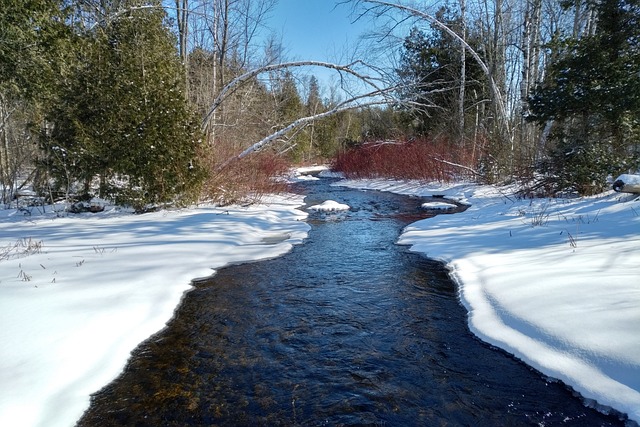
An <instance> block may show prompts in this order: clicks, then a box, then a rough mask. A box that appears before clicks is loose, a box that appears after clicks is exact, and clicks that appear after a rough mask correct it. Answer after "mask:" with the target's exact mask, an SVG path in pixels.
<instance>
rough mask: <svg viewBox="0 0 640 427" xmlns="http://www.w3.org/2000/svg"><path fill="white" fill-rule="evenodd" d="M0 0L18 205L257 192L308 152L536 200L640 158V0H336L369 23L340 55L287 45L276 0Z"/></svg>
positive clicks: (3, 145)
mask: <svg viewBox="0 0 640 427" xmlns="http://www.w3.org/2000/svg"><path fill="white" fill-rule="evenodd" d="M1 3H2V6H1V7H0V191H1V193H0V199H1V200H0V203H2V204H3V205H5V206H6V207H10V206H12V204H13V205H14V206H18V203H17V202H16V200H17V199H19V198H25V197H27V196H28V198H29V200H30V201H31V203H42V204H44V203H51V202H56V201H65V202H70V201H79V200H90V199H92V198H94V197H99V198H102V199H106V200H110V201H113V202H114V203H118V204H121V205H127V206H132V207H133V208H135V209H136V210H138V211H144V210H148V209H151V208H156V207H162V206H180V205H188V204H191V203H194V202H196V201H199V200H207V201H212V202H216V203H234V202H247V201H251V200H253V199H255V198H256V197H259V195H261V194H264V193H267V192H277V191H279V190H281V189H282V185H283V184H281V183H280V181H278V180H276V179H273V178H274V177H277V176H278V175H280V174H282V173H284V172H285V171H286V170H287V169H288V168H289V167H290V166H291V165H294V164H296V165H297V164H310V163H330V164H332V165H333V167H334V168H335V169H337V170H340V171H343V172H344V173H345V174H347V175H350V176H382V177H393V178H401V179H405V178H409V179H418V180H441V181H447V180H456V179H458V180H459V179H472V180H476V181H482V182H488V183H498V182H499V183H505V182H518V183H520V184H521V185H522V188H524V189H525V190H523V191H524V192H525V193H526V194H527V195H530V196H557V195H561V194H580V195H589V194H595V193H598V192H600V191H602V190H603V189H605V188H607V187H608V186H609V185H610V184H609V183H608V179H609V178H610V177H612V176H613V177H615V176H616V175H617V174H620V173H626V172H632V173H633V172H636V171H637V170H638V169H639V168H640V1H639V0H448V1H405V0H387V1H383V0H341V1H336V6H335V7H336V8H341V9H343V10H344V11H345V13H349V14H350V17H351V18H352V20H353V21H358V20H369V21H370V22H371V23H372V25H371V26H370V27H371V28H372V30H371V31H370V33H368V34H363V35H362V37H361V39H360V44H359V46H358V47H357V48H356V49H354V50H353V51H352V52H344V55H343V57H345V58H349V60H347V61H345V62H342V63H333V62H326V61H319V60H317V59H316V58H305V59H303V60H291V59H290V58H287V55H286V49H285V47H284V46H283V42H282V40H281V39H280V38H279V36H278V34H277V32H276V31H274V30H273V29H270V28H269V27H268V22H269V16H270V15H271V14H272V13H274V8H275V5H276V4H277V0H208V1H204V0H175V1H164V2H163V1H159V0H152V1H149V0H147V1H143V0H83V1H71V0H22V1H18V0H2V2H1ZM300 7H303V6H302V5H301V6H300ZM327 31H330V28H328V29H327ZM319 69H328V70H331V72H333V73H334V74H335V79H334V80H332V83H330V84H328V85H327V84H326V83H321V82H320V80H319V79H318V77H317V75H316V74H317V70H319Z"/></svg>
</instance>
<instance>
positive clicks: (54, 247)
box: [0, 180, 640, 427]
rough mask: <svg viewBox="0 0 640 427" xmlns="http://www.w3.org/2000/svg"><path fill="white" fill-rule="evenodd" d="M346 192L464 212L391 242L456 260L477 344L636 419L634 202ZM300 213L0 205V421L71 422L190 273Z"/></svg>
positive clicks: (272, 233) (298, 238) (638, 300)
mask: <svg viewBox="0 0 640 427" xmlns="http://www.w3.org/2000/svg"><path fill="white" fill-rule="evenodd" d="M341 185H347V186H352V187H359V188H369V189H377V190H383V191H394V192H398V193H404V194H416V195H431V194H445V195H447V197H450V198H454V199H456V200H459V201H464V202H467V203H470V204H472V206H471V207H470V208H469V209H468V210H467V211H466V212H464V213H459V214H454V215H441V216H438V217H435V218H430V219H427V220H423V221H420V222H417V223H414V224H412V225H411V226H409V227H407V229H406V230H405V232H404V234H403V235H402V236H401V238H400V243H402V244H408V245H412V249H413V250H415V251H419V252H423V253H425V254H426V255H428V256H429V257H431V258H437V259H442V260H444V261H446V262H447V263H448V264H449V265H450V267H451V269H452V273H453V275H454V277H455V278H456V279H457V280H458V282H459V284H460V296H461V299H462V301H463V303H464V304H465V306H466V307H467V308H468V310H469V312H470V317H469V325H470V328H471V329H472V331H473V332H474V333H476V334H477V335H478V336H479V337H481V338H482V339H484V340H486V341H488V342H490V343H492V344H494V345H496V346H499V347H502V348H504V349H506V350H507V351H509V352H511V353H513V354H515V355H516V356H517V357H519V358H521V359H522V360H524V361H525V362H527V363H529V364H530V365H532V366H534V367H536V368H537V369H539V370H540V371H542V372H544V373H545V374H547V375H549V376H551V377H554V378H559V379H562V380H563V381H564V382H566V383H567V384H569V385H571V386H572V387H574V388H575V389H576V390H577V391H579V392H580V393H581V394H582V395H583V396H585V397H586V398H588V399H594V400H595V401H597V402H598V403H599V404H601V405H607V406H610V407H613V408H615V409H617V410H619V411H621V412H624V413H627V414H628V415H629V417H630V419H632V420H635V421H636V422H640V333H639V332H638V331H640V201H638V200H633V196H630V195H621V194H613V193H607V194H605V195H601V196H598V197H592V198H586V199H575V200H561V199H554V200H542V199H541V200H533V201H530V200H516V199H515V198H514V197H513V196H512V195H510V194H509V190H508V189H505V188H502V189H500V188H495V187H485V186H476V185H471V184H457V185H448V186H441V185H435V186H423V185H419V184H416V183H411V182H409V183H399V182H392V181H383V180H370V181H343V182H342V183H341ZM301 204H302V199H301V198H300V197H297V196H296V197H293V196H291V197H287V198H284V197H277V198H273V199H271V200H270V201H269V203H268V204H265V205H261V206H253V207H248V208H240V207H225V208H215V207H206V206H203V207H198V208H193V209H185V210H178V211H162V212H157V213H150V214H145V215H131V214H124V213H119V212H117V211H115V210H109V209H108V210H107V211H105V212H102V213H98V214H80V215H72V216H69V217H66V218H55V215H52V214H47V215H44V216H42V215H38V214H37V212H36V211H34V212H33V215H32V216H30V217H29V216H24V215H23V213H22V212H17V211H15V210H7V211H0V426H29V427H32V426H54V427H55V426H61V427H63V426H64V427H67V426H71V425H73V424H74V422H75V421H76V420H77V419H78V418H79V417H80V416H81V414H82V412H83V411H84V410H85V409H86V408H87V406H88V404H89V395H90V394H91V393H93V392H96V391H98V390H99V389H100V388H102V387H103V386H104V385H106V384H107V383H108V382H110V381H111V380H112V379H114V378H115V377H116V376H117V375H118V374H119V373H120V371H121V370H122V368H123V367H124V364H125V362H126V360H127V358H128V357H129V354H130V352H131V351H132V350H133V349H134V348H135V346H136V345H137V344H139V343H140V342H141V341H143V340H144V339H146V338H148V337H149V336H150V335H152V334H153V333H155V332H156V331H158V330H160V329H162V328H163V327H164V325H165V323H166V322H167V321H168V320H169V319H170V318H171V316H172V314H173V312H174V309H175V307H176V306H177V305H178V303H179V302H180V299H181V297H182V296H183V294H184V292H185V291H187V290H188V289H189V287H190V281H191V279H193V278H194V277H198V276H208V275H210V274H212V273H213V272H214V270H215V269H216V268H219V267H221V266H223V265H225V264H227V263H233V262H238V261H247V260H255V259H263V258H271V257H275V256H278V255H281V254H283V253H285V252H287V251H288V250H289V249H290V248H291V245H292V244H297V243H301V242H302V240H303V238H304V237H305V236H306V233H307V230H308V226H307V224H306V223H305V222H304V221H302V220H303V219H304V218H305V215H306V214H304V213H303V212H301V211H299V210H296V209H295V208H296V207H297V206H300V205H301ZM425 208H427V209H430V207H429V206H425Z"/></svg>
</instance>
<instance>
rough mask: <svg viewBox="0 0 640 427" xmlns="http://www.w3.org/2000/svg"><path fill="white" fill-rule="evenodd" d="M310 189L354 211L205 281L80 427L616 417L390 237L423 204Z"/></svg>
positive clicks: (313, 199) (591, 421) (96, 400)
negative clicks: (496, 340) (474, 328)
mask: <svg viewBox="0 0 640 427" xmlns="http://www.w3.org/2000/svg"><path fill="white" fill-rule="evenodd" d="M307 185H308V186H309V187H310V188H309V190H307V191H309V192H310V193H311V194H310V195H309V196H308V197H307V204H308V205H314V204H317V203H320V202H323V201H324V200H326V199H334V200H337V201H339V202H341V203H347V204H349V205H350V206H352V209H351V210H350V211H349V212H345V213H326V214H323V213H320V214H312V215H315V216H312V217H310V219H309V222H310V223H311V224H312V226H313V228H312V230H311V232H310V235H309V239H308V240H307V241H306V242H305V244H304V245H301V246H298V247H296V248H294V249H293V251H292V252H291V253H289V254H287V255H285V256H284V257H282V258H278V259H275V260H270V261H263V262H258V263H252V264H244V265H236V266H231V267H228V268H225V269H222V270H220V271H219V272H218V273H217V274H216V275H215V276H214V277H213V278H211V279H210V280H207V281H204V282H199V283H197V285H196V288H195V289H194V290H193V291H191V292H190V293H189V294H188V295H187V296H186V297H185V298H184V301H183V303H182V305H181V306H180V308H179V309H178V310H177V312H176V315H175V318H174V319H173V320H172V321H171V322H170V324H169V326H168V327H167V328H166V329H165V330H164V331H162V332H160V333H159V334H157V335H156V336H154V337H152V338H150V339H149V340H148V341H147V342H145V343H143V344H141V345H140V346H139V348H138V349H137V350H136V351H135V352H134V355H133V357H132V359H131V361H130V363H129V365H128V366H127V368H126V370H125V372H124V373H123V374H122V376H121V377H120V378H119V379H117V380H116V381H115V382H114V383H112V384H110V385H109V386H107V387H106V388H105V389H104V390H102V391H101V392H100V393H98V394H96V395H95V396H94V397H93V400H92V406H91V408H90V410H89V411H88V412H87V413H86V414H85V416H84V417H83V419H82V420H81V421H80V425H81V426H104V425H139V426H146V425H148V426H185V425H206V426H210V425H229V426H231V425H234V426H235V425H269V426H272V425H304V426H308V425H311V426H315V425H332V426H333V425H390V426H409V425H558V424H562V425H574V426H578V425H579V426H585V425H587V426H588V425H622V423H621V422H619V421H618V420H617V418H615V417H612V416H604V415H602V414H600V413H597V412H595V411H593V410H591V409H589V408H586V407H584V406H583V404H582V403H581V401H580V400H579V399H578V398H575V397H574V396H572V394H571V392H570V391H569V390H567V389H566V388H565V387H564V386H562V385H561V384H557V383H550V382H547V381H545V380H544V379H543V378H542V377H541V376H540V375H539V374H538V373H537V372H534V371H532V370H531V369H529V368H528V367H527V366H525V365H523V364H521V363H519V362H517V361H515V360H513V359H512V358H511V357H509V356H507V355H505V354H504V353H503V352H501V351H498V350H495V349H492V348H491V347H489V346H487V345H485V344H483V343H481V342H480V341H478V340H477V339H475V338H474V337H473V336H472V335H471V334H470V333H469V331H468V329H467V325H466V313H465V311H464V309H463V308H462V306H461V305H460V304H459V302H458V298H457V291H456V289H455V286H454V284H453V283H452V281H451V280H450V279H449V277H448V274H447V271H446V270H445V269H444V267H443V266H442V265H441V264H439V263H436V262H434V261H430V260H427V259H424V258H422V257H421V256H419V255H416V254H412V253H408V252H407V251H406V249H405V248H403V247H399V246H396V245H394V242H395V240H396V239H397V237H398V235H399V233H400V230H401V228H402V227H403V226H405V225H406V224H408V222H409V221H413V220H415V215H418V214H419V206H420V200H418V199H412V198H408V197H402V196H397V195H392V194H387V193H378V192H358V191H354V190H347V189H341V188H330V187H328V185H327V184H326V183H325V182H320V183H315V184H307Z"/></svg>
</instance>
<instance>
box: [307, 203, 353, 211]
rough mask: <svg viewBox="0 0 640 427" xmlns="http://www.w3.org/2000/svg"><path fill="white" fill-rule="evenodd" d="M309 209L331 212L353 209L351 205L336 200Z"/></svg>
mask: <svg viewBox="0 0 640 427" xmlns="http://www.w3.org/2000/svg"><path fill="white" fill-rule="evenodd" d="M309 209H312V210H314V211H324V212H331V211H348V210H349V209H351V208H350V207H349V205H345V204H342V203H338V202H336V201H335V200H326V201H324V202H323V203H321V204H319V205H314V206H310V207H309Z"/></svg>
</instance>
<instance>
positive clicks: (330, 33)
mask: <svg viewBox="0 0 640 427" xmlns="http://www.w3.org/2000/svg"><path fill="white" fill-rule="evenodd" d="M336 3H337V2H336V1H334V0H279V2H278V5H277V7H276V9H275V10H274V12H273V16H272V18H271V20H270V21H271V22H270V23H271V26H272V27H273V29H274V30H275V31H276V32H278V33H280V34H282V43H283V46H284V48H285V51H286V54H287V59H292V60H297V59H316V60H334V61H340V60H341V58H340V55H341V54H342V53H343V52H344V51H345V50H348V49H349V47H351V48H353V46H354V45H355V44H356V43H357V41H358V36H359V35H360V34H361V33H362V32H363V31H365V30H366V23H365V22H361V21H358V22H356V23H352V17H351V16H350V15H351V5H349V4H342V5H340V4H338V5H336Z"/></svg>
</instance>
